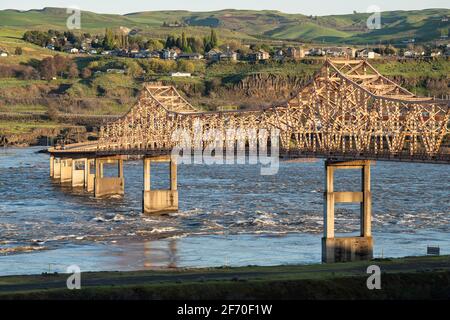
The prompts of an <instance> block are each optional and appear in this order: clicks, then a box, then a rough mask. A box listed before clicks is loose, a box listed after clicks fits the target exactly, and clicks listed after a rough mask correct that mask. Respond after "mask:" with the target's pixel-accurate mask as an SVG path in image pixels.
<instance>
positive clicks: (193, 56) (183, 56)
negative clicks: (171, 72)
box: [178, 53, 203, 60]
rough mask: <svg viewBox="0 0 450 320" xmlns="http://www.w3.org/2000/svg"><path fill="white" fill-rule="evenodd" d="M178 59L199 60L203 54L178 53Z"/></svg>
mask: <svg viewBox="0 0 450 320" xmlns="http://www.w3.org/2000/svg"><path fill="white" fill-rule="evenodd" d="M178 59H186V60H201V59H203V55H201V54H200V53H181V54H180V55H178Z"/></svg>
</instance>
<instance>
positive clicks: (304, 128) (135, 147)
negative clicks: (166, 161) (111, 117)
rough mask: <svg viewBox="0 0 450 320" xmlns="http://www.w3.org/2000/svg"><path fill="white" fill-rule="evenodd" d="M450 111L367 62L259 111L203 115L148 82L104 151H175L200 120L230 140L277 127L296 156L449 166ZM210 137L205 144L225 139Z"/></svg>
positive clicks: (102, 143) (329, 71) (348, 63)
mask: <svg viewBox="0 0 450 320" xmlns="http://www.w3.org/2000/svg"><path fill="white" fill-rule="evenodd" d="M449 110H450V108H449V101H444V100H435V99H432V98H420V97H417V96H415V95H414V94H412V93H411V92H409V91H408V90H406V89H404V88H402V87H401V86H399V85H397V84H395V83H394V82H392V81H391V80H389V79H387V78H386V77H384V76H382V75H381V74H380V73H379V72H378V71H377V70H376V69H375V68H374V67H373V66H372V65H370V64H369V63H368V62H367V61H365V60H334V61H331V60H326V61H325V63H324V65H323V66H322V67H321V68H320V70H319V71H318V72H317V73H316V74H315V75H314V76H313V77H312V79H311V81H310V82H309V83H308V84H307V85H305V86H304V87H303V88H302V89H301V90H299V91H298V92H296V93H295V94H293V95H292V96H291V98H289V99H288V100H287V101H285V102H284V103H280V104H279V105H275V106H272V107H266V108H261V109H259V110H252V111H247V110H237V111H222V112H203V111H198V110H197V109H196V108H195V107H193V106H192V105H191V104H190V103H189V102H187V101H186V99H185V98H183V97H182V96H181V95H180V94H179V93H178V92H177V90H176V89H175V88H173V87H172V86H162V85H155V84H147V85H145V87H144V90H143V91H142V93H141V97H140V99H139V100H138V103H137V104H136V105H135V106H134V107H132V108H131V109H130V110H129V112H128V113H127V114H125V115H124V116H123V117H121V118H120V119H118V120H116V121H114V122H112V123H109V124H107V125H106V126H105V127H103V128H101V131H100V138H99V141H98V144H97V151H98V152H101V153H114V152H116V153H117V152H119V150H120V152H121V153H137V154H148V153H152V152H156V151H158V150H167V151H168V150H171V149H172V148H173V147H174V146H175V145H176V144H177V143H178V140H177V139H176V137H174V135H173V133H174V132H175V131H177V130H183V132H187V133H188V135H190V136H191V137H194V134H195V133H196V132H195V131H196V130H197V131H198V130H199V129H198V124H199V123H200V124H201V128H200V130H201V131H203V132H206V131H208V130H211V129H215V130H216V132H221V133H222V135H221V137H222V138H220V139H225V137H226V138H227V139H229V138H230V137H229V136H228V137H227V134H226V132H227V130H229V129H239V130H241V132H250V131H252V130H253V131H255V130H256V131H260V130H262V129H265V130H267V131H269V132H272V131H274V130H275V129H277V131H278V132H279V133H280V136H279V144H280V153H281V154H284V155H288V156H289V155H290V156H309V157H311V156H315V157H325V158H329V157H337V158H343V159H381V160H405V161H429V162H443V163H449V162H450V151H449V140H450V139H449V116H450V111H449ZM197 133H198V132H197ZM204 136H205V137H206V138H204V140H203V147H204V146H205V145H206V144H208V143H210V142H211V140H214V139H216V138H217V137H210V136H209V137H208V136H207V135H204ZM233 139H234V140H235V144H236V145H237V144H239V143H240V144H243V145H245V144H249V143H251V142H252V141H250V140H251V136H250V135H242V134H241V135H236V136H235V137H233ZM224 143H225V141H224Z"/></svg>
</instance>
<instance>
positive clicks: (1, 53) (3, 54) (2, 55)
mask: <svg viewBox="0 0 450 320" xmlns="http://www.w3.org/2000/svg"><path fill="white" fill-rule="evenodd" d="M7 56H8V53H7V52H4V51H2V52H0V57H7Z"/></svg>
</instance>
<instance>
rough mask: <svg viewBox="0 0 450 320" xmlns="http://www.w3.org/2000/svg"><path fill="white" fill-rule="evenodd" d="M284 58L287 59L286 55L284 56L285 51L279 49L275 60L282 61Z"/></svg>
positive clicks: (274, 57)
mask: <svg viewBox="0 0 450 320" xmlns="http://www.w3.org/2000/svg"><path fill="white" fill-rule="evenodd" d="M284 57H285V55H284V52H283V50H281V49H279V50H277V51H275V54H274V56H273V59H274V60H277V61H281V60H283V59H284Z"/></svg>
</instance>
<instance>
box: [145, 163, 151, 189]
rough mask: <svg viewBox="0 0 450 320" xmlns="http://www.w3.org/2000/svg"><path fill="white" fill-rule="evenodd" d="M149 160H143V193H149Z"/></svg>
mask: <svg viewBox="0 0 450 320" xmlns="http://www.w3.org/2000/svg"><path fill="white" fill-rule="evenodd" d="M150 188H151V184H150V159H149V158H144V191H150Z"/></svg>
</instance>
